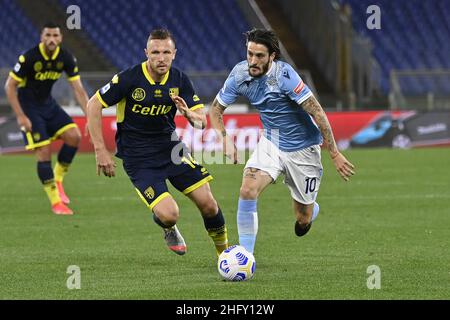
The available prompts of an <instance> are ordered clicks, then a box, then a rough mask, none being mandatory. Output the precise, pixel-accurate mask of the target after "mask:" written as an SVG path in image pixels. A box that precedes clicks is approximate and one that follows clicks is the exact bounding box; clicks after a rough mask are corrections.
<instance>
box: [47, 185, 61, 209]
mask: <svg viewBox="0 0 450 320" xmlns="http://www.w3.org/2000/svg"><path fill="white" fill-rule="evenodd" d="M44 190H45V192H46V193H47V197H48V199H49V200H50V203H51V204H52V206H53V205H54V204H57V203H58V202H61V198H60V197H59V193H58V189H57V188H56V183H55V181H54V180H50V181H48V182H46V183H44Z"/></svg>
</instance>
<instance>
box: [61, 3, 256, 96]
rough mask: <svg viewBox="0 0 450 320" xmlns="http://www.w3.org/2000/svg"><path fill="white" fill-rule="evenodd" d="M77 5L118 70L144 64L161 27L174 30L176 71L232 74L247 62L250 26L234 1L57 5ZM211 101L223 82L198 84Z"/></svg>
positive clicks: (84, 25)
mask: <svg viewBox="0 0 450 320" xmlns="http://www.w3.org/2000/svg"><path fill="white" fill-rule="evenodd" d="M59 1H60V3H61V5H62V6H64V7H67V6H69V5H72V4H75V5H78V6H79V7H80V9H81V13H82V16H81V17H82V18H81V26H82V28H83V30H84V31H85V32H86V33H87V34H88V35H89V37H90V38H91V39H92V40H93V42H94V43H96V44H97V45H98V47H99V48H100V50H102V52H103V53H104V54H105V56H106V57H108V58H109V59H110V60H111V62H112V63H113V64H114V65H115V66H116V67H117V68H118V69H125V68H127V67H129V66H132V65H134V64H136V63H138V62H140V61H143V60H145V59H146V57H145V55H144V48H145V46H146V41H147V37H148V34H149V32H150V31H151V30H152V29H154V28H158V27H166V28H168V29H169V30H171V31H172V33H173V34H174V37H175V39H176V43H177V49H178V51H177V56H176V59H175V61H174V66H177V67H180V69H182V70H183V71H185V72H188V73H193V72H217V71H229V70H230V69H231V68H232V67H233V66H234V65H235V64H236V63H237V62H239V61H241V60H244V59H245V49H244V48H245V46H244V36H243V35H242V34H243V32H245V31H247V30H248V29H249V25H248V23H247V22H246V20H245V18H244V17H243V15H242V13H241V12H240V10H239V7H238V6H237V4H236V2H235V1H234V0H214V1H201V0H190V1H186V0H171V1H166V2H164V3H163V2H161V1H141V0H117V1H110V0H59ZM193 82H194V86H195V87H196V89H197V90H198V91H199V92H202V93H204V94H205V95H207V96H211V95H214V94H215V93H217V91H218V89H220V86H221V85H222V83H223V79H217V80H212V81H208V82H206V81H197V82H196V81H195V80H193Z"/></svg>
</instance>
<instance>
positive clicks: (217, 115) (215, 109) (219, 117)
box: [209, 99, 227, 137]
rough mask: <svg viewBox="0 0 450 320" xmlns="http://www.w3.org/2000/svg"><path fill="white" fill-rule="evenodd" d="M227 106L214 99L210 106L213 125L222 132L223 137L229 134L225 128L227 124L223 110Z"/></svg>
mask: <svg viewBox="0 0 450 320" xmlns="http://www.w3.org/2000/svg"><path fill="white" fill-rule="evenodd" d="M224 111H225V108H224V107H223V106H222V105H221V104H220V103H219V101H217V99H214V101H213V103H212V105H211V107H210V108H209V117H210V118H211V125H212V127H213V128H214V129H216V131H219V132H220V135H221V136H222V137H225V136H226V135H227V131H226V130H225V124H224V122H223V112H224Z"/></svg>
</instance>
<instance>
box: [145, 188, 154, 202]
mask: <svg viewBox="0 0 450 320" xmlns="http://www.w3.org/2000/svg"><path fill="white" fill-rule="evenodd" d="M144 194H145V196H146V197H147V198H149V199H153V197H154V196H155V190H153V188H152V187H148V188H147V189H145V191H144Z"/></svg>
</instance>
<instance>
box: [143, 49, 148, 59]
mask: <svg viewBox="0 0 450 320" xmlns="http://www.w3.org/2000/svg"><path fill="white" fill-rule="evenodd" d="M144 53H145V56H146V57H147V59H148V51H147V48H144Z"/></svg>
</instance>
